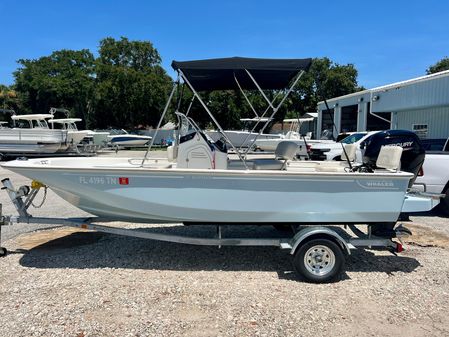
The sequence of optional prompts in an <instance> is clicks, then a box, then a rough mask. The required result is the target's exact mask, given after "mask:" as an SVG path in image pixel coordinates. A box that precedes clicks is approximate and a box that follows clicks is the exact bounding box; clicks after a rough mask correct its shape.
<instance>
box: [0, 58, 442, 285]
mask: <svg viewBox="0 0 449 337" xmlns="http://www.w3.org/2000/svg"><path fill="white" fill-rule="evenodd" d="M310 64H311V59H282V60H277V59H273V60H270V59H249V58H224V59H211V60H201V61H188V62H176V61H174V62H173V63H172V66H173V68H174V69H175V70H176V71H177V72H178V81H177V82H176V83H175V84H174V86H173V90H172V92H171V94H170V97H169V100H168V102H167V104H166V106H165V109H164V111H163V113H162V116H161V119H160V121H159V125H158V126H157V128H158V129H159V128H160V125H161V123H162V121H163V119H164V116H165V115H166V113H167V110H168V109H169V107H170V102H171V100H172V99H173V97H174V96H175V95H174V94H175V92H176V90H177V88H178V87H179V86H181V85H187V86H188V87H189V88H190V89H191V90H192V92H193V93H194V97H195V99H197V100H198V101H199V103H200V104H201V105H202V106H203V107H204V109H205V110H206V112H207V113H208V115H209V116H210V118H211V119H212V121H213V122H214V123H215V125H216V128H217V129H218V130H219V131H220V132H221V134H222V139H221V140H219V141H217V142H213V141H212V140H211V139H210V138H209V137H208V136H207V135H206V134H205V133H204V132H203V131H202V130H201V129H200V128H199V127H198V125H197V124H196V123H195V121H193V120H192V119H191V118H190V117H188V113H189V111H186V112H185V113H181V112H179V111H176V112H175V113H176V115H177V117H178V120H179V124H178V126H179V131H178V133H179V135H178V139H176V142H175V144H174V145H172V146H170V147H169V148H168V150H167V158H152V157H150V156H149V153H150V152H149V150H150V148H151V146H152V145H153V141H152V142H151V144H150V146H149V149H148V151H147V153H146V155H145V156H144V157H143V158H107V157H98V158H47V159H30V160H16V161H10V162H7V163H5V164H3V165H2V166H3V167H4V168H6V169H8V170H11V171H14V172H16V173H19V174H21V175H23V176H26V177H28V178H30V179H33V180H36V181H38V182H40V183H41V184H44V185H46V186H48V187H49V188H50V189H52V190H53V191H55V192H56V193H57V194H58V195H59V196H61V197H62V198H64V199H65V200H67V201H68V202H70V203H71V204H73V205H75V206H77V207H79V208H80V209H82V210H84V211H87V212H89V213H91V214H94V215H97V216H99V217H101V218H102V219H106V220H124V221H134V222H156V223H162V222H168V223H179V222H183V223H186V224H216V225H217V224H218V225H222V224H262V225H263V224H284V225H297V224H307V225H323V224H324V225H329V224H368V225H369V224H375V223H380V222H382V223H387V222H389V223H396V221H397V219H398V217H399V214H400V213H401V211H412V210H413V211H423V210H428V209H430V208H432V207H434V206H435V205H436V204H437V203H438V200H436V199H434V198H425V197H421V196H414V195H409V194H407V190H408V187H409V182H410V180H411V179H414V173H410V172H403V171H399V170H398V167H399V165H400V164H399V162H400V159H401V153H402V148H401V147H397V146H384V147H382V149H381V150H380V154H379V158H378V160H377V162H376V163H375V164H373V165H372V166H357V167H356V166H355V165H351V162H350V156H351V154H350V153H349V152H351V151H350V149H349V148H348V150H347V152H348V153H347V156H348V158H347V159H348V161H347V162H335V163H323V162H321V163H317V162H311V161H302V162H301V161H294V157H295V154H296V151H297V145H296V144H295V143H292V142H288V141H287V142H281V143H279V145H278V146H277V148H276V151H275V157H276V158H272V159H267V158H249V157H248V156H246V155H245V154H243V153H242V152H241V151H239V150H238V149H237V148H236V147H235V146H234V145H233V144H232V142H231V141H230V140H229V139H228V138H227V136H226V133H225V132H224V130H223V129H222V128H221V126H220V124H219V122H218V121H217V120H216V119H215V117H214V115H213V114H212V112H211V111H210V110H209V108H208V106H207V105H206V104H205V102H204V101H203V100H202V98H201V95H200V94H199V91H203V90H208V91H211V90H233V89H240V90H241V91H242V92H243V93H244V91H245V90H259V92H260V94H261V95H262V96H263V97H264V99H265V100H266V101H267V104H268V106H269V108H270V109H267V110H266V111H265V113H264V114H262V115H261V116H260V118H265V117H267V116H265V114H266V113H267V112H268V111H270V113H269V116H268V118H269V119H271V118H273V116H274V115H275V114H276V112H277V111H278V109H279V107H280V106H281V105H282V104H283V102H284V101H285V99H286V98H287V97H288V95H289V94H290V93H291V91H292V90H293V88H294V87H295V85H296V84H297V83H298V81H299V80H300V77H301V76H302V74H303V73H304V72H305V71H306V70H307V69H308V68H309V66H310ZM264 90H279V91H282V93H283V97H282V98H281V99H278V102H277V103H275V100H276V99H277V97H275V99H274V100H273V101H270V100H269V99H268V98H267V96H266V95H265V93H264ZM175 106H176V104H175ZM266 126H267V123H266V124H265V125H264V126H263V127H262V128H261V129H260V131H259V133H260V134H262V133H263V131H264V130H265V128H266ZM153 139H154V138H153ZM227 143H229V144H231V147H232V148H233V150H234V153H235V155H234V157H235V158H234V159H232V158H230V157H229V156H228V152H227V146H226V144H227ZM417 160H418V163H417V164H416V163H415V164H416V165H415V167H414V168H413V172H414V171H415V170H416V168H417V169H418V170H419V167H420V165H422V160H423V155H422V157H419V158H418V159H417ZM416 172H417V170H416ZM4 184H5V186H6V187H7V190H8V191H9V193H10V196H11V198H12V199H14V200H17V199H18V198H19V197H18V195H19V194H20V193H19V194H17V193H18V192H17V191H15V190H13V188H12V186H10V185H7V184H6V183H5V182H4ZM8 186H9V187H8ZM41 186H42V185H41ZM312 228H313V230H308V231H307V233H305V232H303V231H301V232H298V233H297V234H296V236H295V237H294V242H293V243H291V244H288V245H287V246H288V247H290V248H291V249H292V254H293V253H295V254H296V253H297V252H300V257H295V265H296V266H297V269H298V271H300V273H301V274H303V275H304V276H305V277H306V278H307V279H308V280H311V281H315V282H323V281H328V280H329V279H331V278H334V277H335V276H336V274H337V273H338V272H339V271H340V270H341V265H342V264H341V259H342V252H341V251H340V249H339V248H338V247H339V245H338V244H340V246H341V247H346V248H347V249H343V251H346V250H347V252H349V250H350V249H352V248H354V247H355V246H357V245H361V244H362V241H357V242H356V241H347V242H346V241H344V240H343V239H342V240H343V241H344V242H343V241H341V242H340V241H339V240H340V239H341V236H340V235H337V236H338V237H339V238H340V239H335V238H336V236H335V235H334V234H332V233H333V231H332V230H330V229H328V228H326V227H322V226H321V227H317V226H313V227H312ZM95 229H98V227H95ZM331 232H332V233H331ZM300 233H301V235H299V234H300ZM320 233H321V234H322V237H325V236H329V235H330V236H332V237H333V238H330V243H329V242H328V241H329V240H327V241H326V240H322V239H319V238H316V239H317V240H318V241H317V243H316V244H315V245H313V244H312V245H311V246H310V244H309V243H310V240H305V239H304V238H305V237H309V239H311V238H312V236H313V235H315V234H317V235H318V234H320ZM314 238H315V237H314ZM320 238H321V237H320ZM390 238H391V237H390ZM390 238H388V241H370V242H369V245H370V246H372V245H374V246H376V245H380V243H381V244H382V245H387V246H390V247H393V246H392V243H391V240H390ZM334 239H335V240H337V241H338V242H337V245H336V244H335V240H334ZM332 240H333V241H332ZM312 241H313V240H312ZM177 242H186V241H185V240H184V241H177ZM214 242H217V243H216V244H217V245H224V244H232V242H233V243H234V244H235V242H237V241H236V240H234V241H232V242H231V241H223V239H220V241H214ZM218 242H219V243H218ZM239 242H240V244H242V245H243V243H242V242H244V241H239ZM301 242H304V243H305V242H307V244H309V246H310V247H309V246H307V247H306V248H307V249H306V248H304V247H303V246H304V245H302V244H301ZM313 242H314V241H313ZM348 242H351V243H350V244H349V243H348ZM366 242H367V241H366ZM366 242H365V244H366ZM386 242H387V243H386ZM248 244H249V243H248ZM251 244H252V245H254V242H251ZM280 245H281V246H282V245H283V244H282V243H280ZM395 245H396V243H394V247H396V246H395ZM292 247H293V248H292ZM303 248H304V249H303ZM310 249H311V250H310ZM301 254H302V255H301ZM295 256H296V255H295ZM331 260H332V261H331ZM337 260H338V263H337ZM326 261H327V262H326Z"/></svg>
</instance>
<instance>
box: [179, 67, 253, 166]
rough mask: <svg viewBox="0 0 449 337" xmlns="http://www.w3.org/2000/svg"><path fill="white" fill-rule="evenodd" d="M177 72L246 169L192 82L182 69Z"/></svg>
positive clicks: (242, 159)
mask: <svg viewBox="0 0 449 337" xmlns="http://www.w3.org/2000/svg"><path fill="white" fill-rule="evenodd" d="M178 73H179V74H180V76H181V77H182V79H183V80H184V82H185V83H187V85H188V86H189V88H190V90H192V92H193V95H194V96H196V98H197V99H198V101H199V102H200V103H201V105H202V106H203V108H204V110H206V112H207V113H208V115H209V117H210V118H211V119H212V121H213V122H214V123H215V125H216V126H217V128H218V131H219V132H220V133H221V134H222V136H223V137H224V138H225V139H226V141H227V142H228V143H229V144H231V146H232V148H233V149H234V151H235V152H236V153H237V155H238V156H239V158H240V160H241V161H242V162H243V165H244V166H245V168H246V169H247V170H248V169H249V168H248V165H246V161H245V159H244V158H243V156H242V155H241V153H240V152H239V151H237V149H236V147H235V146H234V144H232V142H231V140H230V139H229V138H228V136H226V133H225V132H224V130H223V128H222V127H221V125H220V123H218V121H217V120H216V119H215V117H214V115H213V114H212V112H211V111H210V110H209V108H208V107H207V105H206V103H204V101H203V99H202V98H201V96H200V95H199V94H198V92H197V91H196V90H195V88H194V87H193V86H192V84H190V82H189V80H188V79H187V77H186V76H185V75H184V73H183V72H182V70H180V69H178Z"/></svg>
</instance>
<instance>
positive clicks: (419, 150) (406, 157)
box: [361, 130, 426, 187]
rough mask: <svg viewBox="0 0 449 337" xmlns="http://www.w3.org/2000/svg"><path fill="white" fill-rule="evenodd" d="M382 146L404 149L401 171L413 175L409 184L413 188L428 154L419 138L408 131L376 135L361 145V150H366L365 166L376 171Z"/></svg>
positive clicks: (385, 132) (388, 131) (383, 132)
mask: <svg viewBox="0 0 449 337" xmlns="http://www.w3.org/2000/svg"><path fill="white" fill-rule="evenodd" d="M382 146H400V147H402V148H403V149H404V150H403V152H402V156H401V171H405V172H410V173H413V175H414V177H413V178H412V179H411V180H410V183H409V187H411V186H412V185H413V183H414V181H415V179H416V177H417V176H418V172H419V170H420V169H421V167H422V165H423V163H424V158H425V152H426V151H425V149H424V146H423V145H422V143H421V141H420V139H419V137H418V136H417V135H416V133H414V132H412V131H408V130H386V131H381V132H378V133H375V134H374V135H372V136H371V137H369V138H368V139H366V140H365V141H364V142H363V143H362V144H361V148H362V149H364V154H363V164H364V165H366V166H367V167H369V168H372V169H375V168H376V160H377V157H378V156H379V152H380V149H381V147H382Z"/></svg>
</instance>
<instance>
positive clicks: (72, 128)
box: [48, 118, 91, 146]
mask: <svg viewBox="0 0 449 337" xmlns="http://www.w3.org/2000/svg"><path fill="white" fill-rule="evenodd" d="M81 121H82V119H81V118H59V119H49V120H48V122H49V123H50V124H52V129H61V130H67V142H68V143H70V144H72V145H73V146H76V145H78V144H79V143H80V142H81V141H82V140H83V139H84V138H85V137H86V136H88V135H90V134H91V131H89V130H78V127H77V126H76V122H81ZM55 124H58V125H59V126H60V127H59V128H55Z"/></svg>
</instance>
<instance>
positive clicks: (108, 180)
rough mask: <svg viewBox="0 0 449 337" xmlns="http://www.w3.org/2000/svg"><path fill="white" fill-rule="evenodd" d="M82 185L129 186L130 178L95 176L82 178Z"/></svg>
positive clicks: (80, 180)
mask: <svg viewBox="0 0 449 337" xmlns="http://www.w3.org/2000/svg"><path fill="white" fill-rule="evenodd" d="M79 182H80V184H85V185H129V178H128V177H104V176H102V177H95V176H80V177H79Z"/></svg>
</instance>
